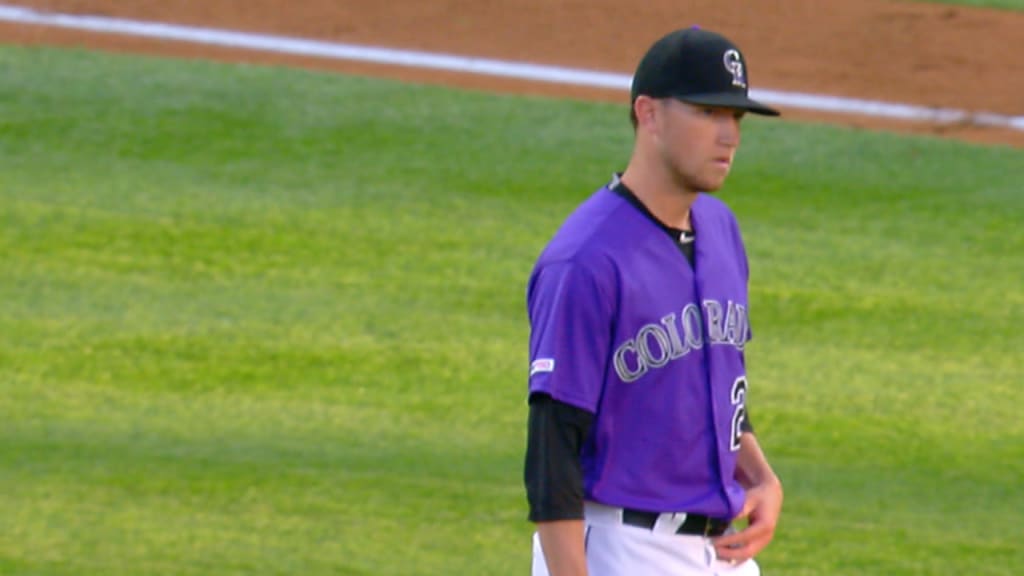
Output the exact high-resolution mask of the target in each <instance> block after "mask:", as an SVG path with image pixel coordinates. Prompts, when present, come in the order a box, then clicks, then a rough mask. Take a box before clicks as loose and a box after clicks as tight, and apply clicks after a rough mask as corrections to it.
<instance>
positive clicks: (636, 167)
mask: <svg viewBox="0 0 1024 576" xmlns="http://www.w3.org/2000/svg"><path fill="white" fill-rule="evenodd" d="M622 183H623V184H625V185H626V187H627V188H629V189H630V190H631V191H632V192H633V194H635V195H636V197H637V198H638V199H639V200H640V201H641V202H643V204H644V206H646V207H647V209H648V210H650V212H651V214H653V215H654V217H655V218H657V219H658V220H660V221H661V222H662V223H663V224H666V225H667V226H670V227H672V228H678V229H681V230H691V229H692V227H691V225H690V206H691V205H693V201H694V200H696V199H697V192H696V191H694V190H689V189H687V188H686V187H685V186H682V185H681V184H679V183H677V182H676V181H675V180H673V179H672V178H671V176H669V175H668V174H665V173H662V171H659V170H651V169H647V168H646V167H644V166H642V165H641V164H639V163H638V162H637V158H635V157H634V158H633V160H632V161H630V163H629V166H627V167H626V170H625V172H623V173H622Z"/></svg>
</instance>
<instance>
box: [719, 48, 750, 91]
mask: <svg viewBox="0 0 1024 576" xmlns="http://www.w3.org/2000/svg"><path fill="white" fill-rule="evenodd" d="M722 60H723V61H724V62H725V69H726V70H728V71H729V74H732V85H733V86H739V87H740V88H746V87H747V79H746V78H745V77H744V76H743V57H742V56H740V53H739V51H737V50H726V51H725V54H724V55H723V57H722Z"/></svg>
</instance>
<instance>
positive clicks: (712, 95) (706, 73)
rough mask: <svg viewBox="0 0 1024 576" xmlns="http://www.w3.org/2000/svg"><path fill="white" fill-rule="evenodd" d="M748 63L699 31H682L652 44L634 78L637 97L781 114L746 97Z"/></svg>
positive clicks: (731, 46) (733, 48)
mask: <svg viewBox="0 0 1024 576" xmlns="http://www.w3.org/2000/svg"><path fill="white" fill-rule="evenodd" d="M747 84H748V81H747V61H746V59H745V58H744V57H743V53H742V52H740V49H739V48H738V47H737V46H736V45H735V44H734V43H732V42H731V41H730V40H729V39H727V38H726V37H724V36H722V35H721V34H718V33H716V32H712V31H710V30H704V29H702V28H698V27H696V26H695V27H693V28H683V29H680V30H676V31H674V32H670V33H668V34H666V35H665V36H663V37H662V38H661V39H659V40H658V41H657V42H655V43H654V44H653V45H652V46H651V47H650V49H648V50H647V53H646V54H644V57H643V58H642V59H641V60H640V64H639V65H637V68H636V73H635V74H634V75H633V89H632V101H633V102H636V98H637V96H641V95H644V96H650V97H651V98H676V99H678V100H682V101H683V102H688V103H690V104H697V105H701V104H703V105H708V106H723V107H726V108H736V109H740V110H748V111H750V112H753V113H754V114H761V115H764V116H778V115H779V111H778V110H775V109H774V108H769V107H768V106H765V105H764V104H762V103H760V102H758V101H756V100H751V99H750V97H749V96H748V95H747Z"/></svg>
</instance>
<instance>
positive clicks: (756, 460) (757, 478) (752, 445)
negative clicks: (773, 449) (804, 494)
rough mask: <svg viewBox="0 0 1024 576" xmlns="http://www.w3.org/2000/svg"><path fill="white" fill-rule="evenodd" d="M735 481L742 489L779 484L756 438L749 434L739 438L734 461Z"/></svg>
mask: <svg viewBox="0 0 1024 576" xmlns="http://www.w3.org/2000/svg"><path fill="white" fill-rule="evenodd" d="M736 481H738V482H739V483H740V485H741V486H743V487H744V488H751V487H754V486H762V485H766V484H779V485H781V482H779V478H778V476H776V475H775V471H774V470H772V467H771V465H770V464H769V463H768V459H767V458H766V457H765V455H764V452H763V451H762V450H761V445H760V444H758V442H757V437H756V436H754V435H753V434H751V433H746V434H743V436H742V437H740V453H739V455H738V457H737V461H736Z"/></svg>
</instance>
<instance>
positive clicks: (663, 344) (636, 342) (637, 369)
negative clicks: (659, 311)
mask: <svg viewBox="0 0 1024 576" xmlns="http://www.w3.org/2000/svg"><path fill="white" fill-rule="evenodd" d="M701 304H702V306H703V310H704V315H703V317H702V316H701V311H700V309H699V308H698V307H697V305H696V304H687V305H686V306H685V307H684V308H683V310H682V312H681V313H680V314H678V315H677V314H676V313H675V312H672V313H670V314H667V315H665V316H664V317H662V318H661V321H660V322H659V323H657V324H655V323H650V324H644V325H643V326H641V327H640V329H639V330H638V331H637V333H636V336H634V337H633V338H630V339H629V340H626V341H625V342H623V343H622V344H619V346H618V347H617V348H616V349H615V356H614V357H613V364H614V365H615V372H616V374H618V375H619V379H621V380H622V381H623V382H634V381H636V380H638V379H640V377H641V376H643V375H644V374H646V373H647V372H648V371H649V370H651V369H654V368H661V367H662V366H665V365H666V364H668V363H669V362H671V361H673V360H677V359H679V358H682V357H683V356H686V355H687V354H689V353H690V352H692V351H694V350H699V349H701V348H703V347H704V334H703V331H702V330H701V322H702V321H703V322H704V323H705V325H706V326H707V327H708V330H707V333H708V339H709V341H710V342H711V345H713V346H714V345H721V344H728V345H731V346H735V347H736V348H737V349H739V350H743V347H744V345H745V344H746V342H747V338H748V329H749V326H750V324H749V320H748V318H747V309H746V307H745V306H743V305H742V304H737V303H735V302H733V301H732V300H729V301H728V302H726V304H725V306H723V305H722V303H721V302H719V301H717V300H704V301H703V302H702V303H701Z"/></svg>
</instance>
